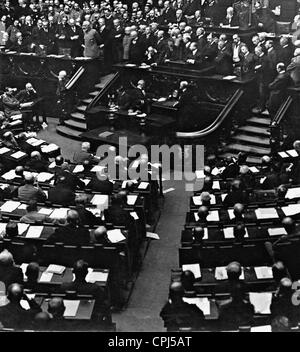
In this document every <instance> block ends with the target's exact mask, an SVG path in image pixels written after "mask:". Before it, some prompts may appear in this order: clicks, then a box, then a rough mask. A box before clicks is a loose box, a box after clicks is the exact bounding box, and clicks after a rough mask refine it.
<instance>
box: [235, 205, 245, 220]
mask: <svg viewBox="0 0 300 352" xmlns="http://www.w3.org/2000/svg"><path fill="white" fill-rule="evenodd" d="M244 210H245V207H244V205H243V204H241V203H236V204H235V205H234V207H233V214H234V216H235V217H236V218H240V217H242V215H243V213H244Z"/></svg>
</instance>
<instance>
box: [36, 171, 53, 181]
mask: <svg viewBox="0 0 300 352" xmlns="http://www.w3.org/2000/svg"><path fill="white" fill-rule="evenodd" d="M53 177H54V175H53V174H50V173H49V172H41V173H39V174H38V176H37V181H38V182H46V181H49V180H51V178H53Z"/></svg>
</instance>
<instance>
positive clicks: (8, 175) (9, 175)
mask: <svg viewBox="0 0 300 352" xmlns="http://www.w3.org/2000/svg"><path fill="white" fill-rule="evenodd" d="M16 177H17V175H16V173H15V170H10V171H7V172H6V173H5V174H3V175H2V178H4V179H5V180H13V179H14V178H16Z"/></svg>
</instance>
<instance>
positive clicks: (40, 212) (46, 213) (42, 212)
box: [38, 208, 53, 216]
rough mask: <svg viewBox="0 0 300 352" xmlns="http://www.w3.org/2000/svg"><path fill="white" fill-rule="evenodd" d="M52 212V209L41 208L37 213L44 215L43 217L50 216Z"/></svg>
mask: <svg viewBox="0 0 300 352" xmlns="http://www.w3.org/2000/svg"><path fill="white" fill-rule="evenodd" d="M52 212H53V209H49V208H41V209H39V211H38V213H39V214H44V215H47V216H48V215H50V214H51V213H52Z"/></svg>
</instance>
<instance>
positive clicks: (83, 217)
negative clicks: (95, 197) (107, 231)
mask: <svg viewBox="0 0 300 352" xmlns="http://www.w3.org/2000/svg"><path fill="white" fill-rule="evenodd" d="M76 210H77V212H78V214H79V218H80V221H81V224H82V225H90V226H93V225H95V224H97V225H100V224H103V221H102V220H101V218H100V217H99V218H97V217H96V216H95V215H94V214H93V213H91V212H90V211H89V210H87V209H85V208H84V206H82V205H77V206H76Z"/></svg>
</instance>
